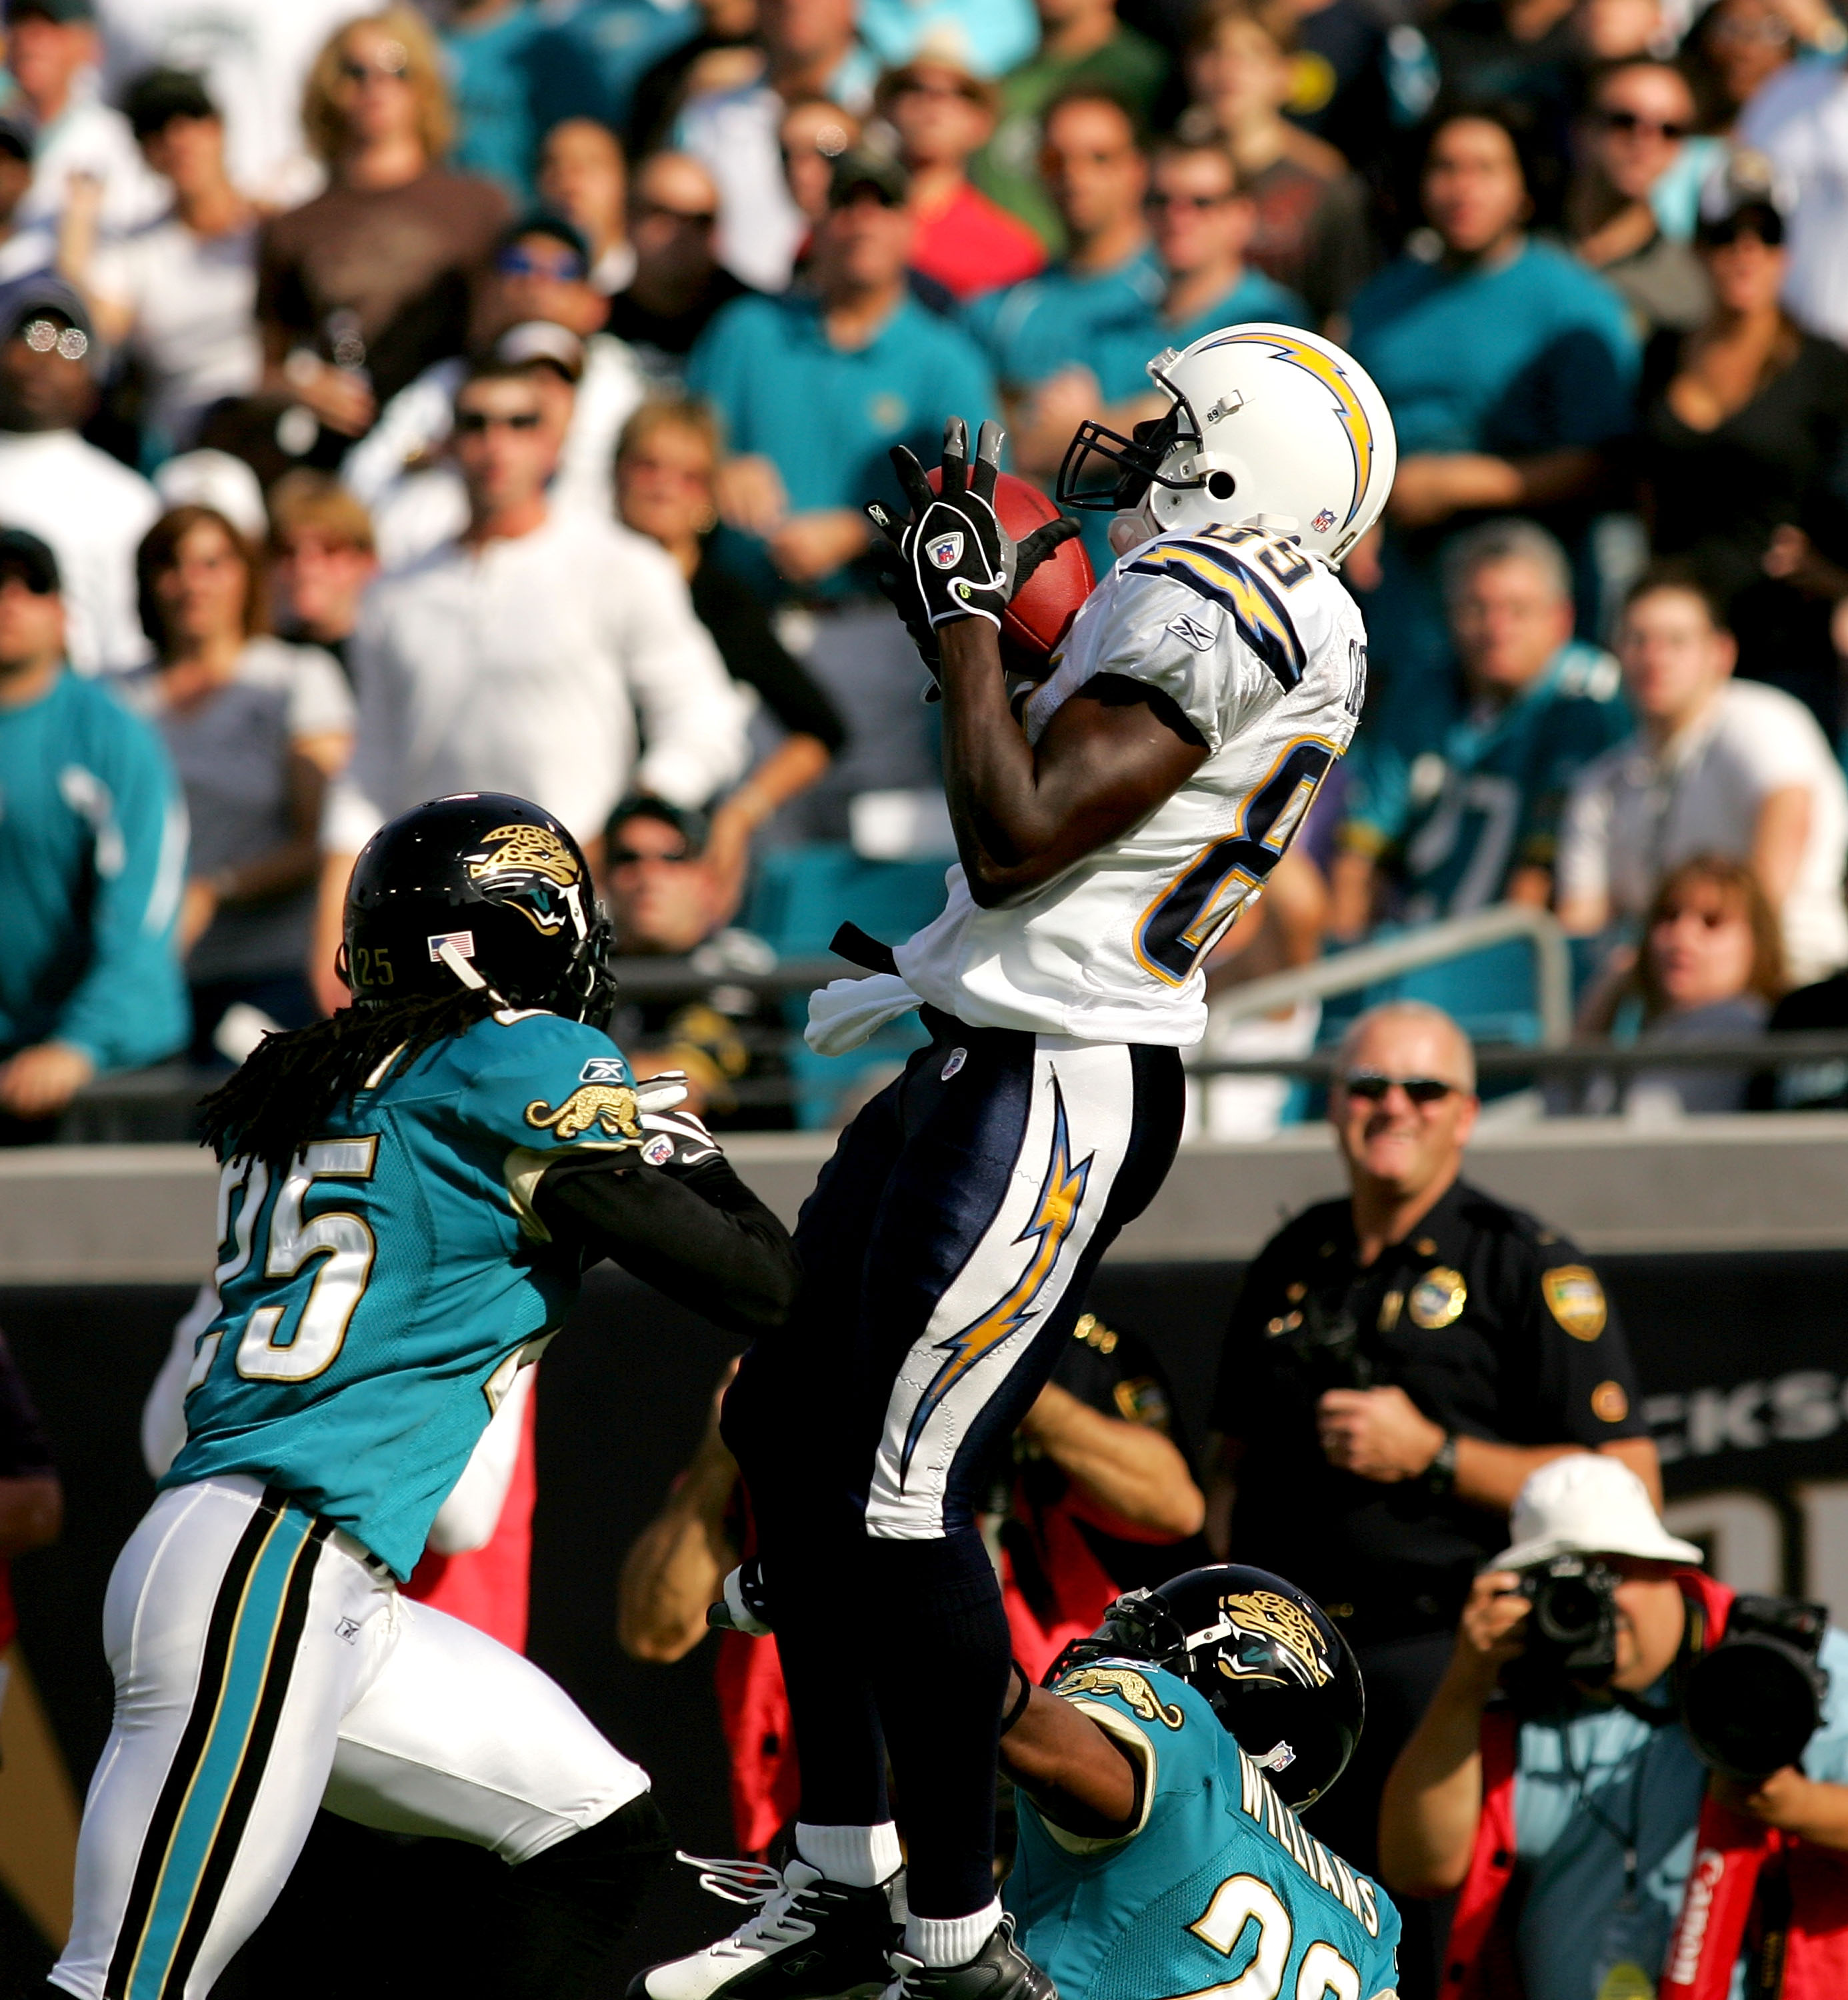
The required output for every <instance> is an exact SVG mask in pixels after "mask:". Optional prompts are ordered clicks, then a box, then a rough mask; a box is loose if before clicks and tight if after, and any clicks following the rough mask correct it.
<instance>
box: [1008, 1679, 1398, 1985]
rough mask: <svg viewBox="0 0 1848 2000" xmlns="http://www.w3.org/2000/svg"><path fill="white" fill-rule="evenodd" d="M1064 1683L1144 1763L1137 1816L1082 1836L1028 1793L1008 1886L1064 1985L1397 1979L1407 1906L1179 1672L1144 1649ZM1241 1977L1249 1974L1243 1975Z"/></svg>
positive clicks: (1038, 1955)
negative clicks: (1298, 1806) (1332, 1844)
mask: <svg viewBox="0 0 1848 2000" xmlns="http://www.w3.org/2000/svg"><path fill="white" fill-rule="evenodd" d="M1058 1693H1060V1695H1061V1696H1063V1697H1064V1698H1065V1700H1068V1701H1069V1702H1071V1703H1072V1704H1073V1705H1074V1706H1075V1707H1078V1708H1080V1709H1082V1710H1083V1711H1084V1713H1085V1714H1087V1715H1089V1717H1091V1718H1092V1720H1093V1721H1095V1722H1096V1723H1097V1724H1099V1726H1100V1727H1103V1728H1104V1729H1106V1730H1108V1731H1110V1734H1111V1735H1112V1736H1113V1737H1115V1738H1117V1741H1119V1742H1120V1743H1122V1744H1123V1745H1124V1746H1125V1748H1127V1749H1128V1750H1129V1752H1131V1755H1133V1756H1134V1758H1135V1759H1136V1760H1137V1762H1138V1764H1139V1765H1140V1766H1141V1769H1142V1772H1143V1774H1144V1786H1143V1812H1142V1820H1141V1825H1139V1826H1138V1828H1136V1830H1135V1831H1134V1832H1133V1833H1131V1834H1128V1835H1124V1837H1123V1838H1121V1839H1117V1840H1109V1841H1100V1840H1089V1839H1080V1838H1079V1836H1078V1835H1075V1834H1070V1833H1067V1832H1065V1831H1064V1830H1063V1829H1062V1828H1057V1827H1054V1826H1053V1825H1051V1824H1050V1823H1049V1822H1048V1821H1046V1820H1044V1819H1043V1818H1041V1817H1040V1814H1039V1813H1038V1812H1037V1811H1036V1810H1035V1808H1034V1807H1033V1804H1032V1802H1031V1801H1030V1800H1028V1799H1027V1798H1026V1796H1025V1794H1024V1793H1023V1794H1022V1795H1021V1799H1020V1850H1019V1853H1018V1855H1017V1856H1016V1859H1015V1863H1014V1870H1013V1874H1012V1875H1010V1876H1009V1878H1008V1882H1007V1887H1006V1890H1005V1891H1003V1901H1004V1902H1005V1903H1006V1907H1007V1908H1008V1909H1009V1911H1012V1913H1013V1916H1014V1918H1015V1922H1016V1929H1017V1932H1018V1936H1019V1939H1020V1944H1021V1946H1022V1948H1023V1950H1025V1951H1026V1953H1028V1955H1029V1956H1030V1957H1031V1958H1032V1959H1033V1961H1034V1962H1035V1963H1036V1964H1038V1965H1039V1966H1040V1967H1043V1968H1044V1970H1045V1971H1046V1972H1047V1974H1049V1975H1050V1977H1051V1979H1052V1980H1053V1981H1054V1984H1056V1985H1057V1986H1058V1990H1059V1991H1060V1992H1061V1994H1071V1995H1082V2000H1164V1996H1166V1995H1175V1994H1183V1995H1198V1994H1203V1993H1206V1992H1210V1991H1218V1992H1224V1991H1227V1990H1228V1988H1229V1987H1230V1986H1231V1984H1232V1983H1233V1982H1234V1981H1242V1980H1244V1979H1245V1977H1247V1976H1248V1975H1249V1977H1250V1981H1251V1990H1252V1991H1253V1992H1256V1993H1265V1994H1281V1995H1287V1996H1293V2000H1374V1996H1375V1995H1380V1994H1392V1993H1395V1992H1396V1991H1397V1990H1398V1935H1399V1918H1398V1911H1396V1910H1395V1908H1393V1906H1392V1904H1391V1901H1390V1899H1389V1898H1388V1897H1387V1895H1386V1894H1385V1892H1384V1890H1382V1889H1381V1888H1379V1887H1377V1885H1376V1884H1374V1883H1373V1882H1371V1881H1370V1880H1368V1879H1367V1877H1365V1876H1364V1875H1360V1874H1357V1873H1355V1871H1354V1870H1353V1869H1351V1868H1350V1867H1349V1866H1347V1864H1346V1863H1345V1862H1343V1861H1342V1860H1341V1859H1339V1857H1338V1856H1335V1855H1333V1854H1331V1853H1330V1852H1329V1850H1328V1849H1326V1848H1325V1847H1324V1846H1323V1845H1322V1843H1321V1842H1319V1841H1318V1840H1316V1839H1315V1838H1314V1837H1313V1836H1312V1835H1309V1834H1308V1833H1305V1832H1304V1830H1303V1828H1302V1827H1301V1825H1300V1824H1299V1823H1298V1822H1297V1818H1296V1816H1295V1814H1293V1813H1292V1812H1291V1811H1290V1809H1289V1808H1288V1807H1287V1806H1285V1805H1284V1804H1282V1803H1281V1802H1280V1800H1279V1799H1278V1797H1277V1793H1275V1792H1274V1791H1273V1790H1271V1788H1270V1784H1269V1783H1268V1782H1267V1781H1266V1779H1265V1777H1264V1775H1263V1773H1262V1772H1261V1771H1260V1770H1259V1769H1258V1767H1257V1766H1256V1765H1255V1764H1254V1763H1252V1761H1251V1759H1249V1758H1248V1757H1247V1756H1246V1755H1245V1754H1244V1752H1242V1750H1240V1748H1238V1744H1237V1743H1236V1741H1234V1739H1233V1738H1231V1736H1229V1735H1228V1734H1227V1733H1226V1731H1224V1729H1223V1728H1222V1727H1221V1726H1220V1724H1219V1721H1218V1717H1215V1716H1214V1713H1213V1711H1212V1710H1211V1708H1210V1707H1207V1703H1206V1702H1205V1701H1204V1700H1203V1699H1202V1698H1201V1697H1200V1696H1199V1695H1197V1694H1196V1693H1194V1691H1193V1689H1192V1688H1190V1687H1189V1686H1187V1684H1186V1682H1184V1681H1183V1680H1180V1679H1177V1678H1176V1676H1175V1675H1172V1674H1169V1673H1164V1672H1162V1670H1161V1669H1160V1668H1155V1667H1151V1666H1148V1665H1145V1664H1144V1663H1142V1662H1141V1661H1114V1660H1110V1661H1098V1662H1096V1663H1095V1664H1093V1665H1089V1666H1084V1667H1080V1668H1075V1670H1074V1671H1073V1672H1071V1673H1069V1674H1067V1675H1065V1677H1064V1679H1062V1680H1061V1681H1060V1682H1059V1683H1058ZM1238 1991H1241V1992H1242V1991H1245V1988H1244V1987H1243V1986H1242V1985H1241V1986H1239V1987H1238Z"/></svg>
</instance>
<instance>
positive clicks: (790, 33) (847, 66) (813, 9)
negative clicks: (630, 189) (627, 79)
mask: <svg viewBox="0 0 1848 2000" xmlns="http://www.w3.org/2000/svg"><path fill="white" fill-rule="evenodd" d="M758 39H759V43H761V45H762V54H761V56H760V57H759V59H758V60H757V61H756V63H755V64H752V67H751V68H749V70H748V71H746V70H741V68H739V66H738V64H736V63H735V62H731V63H728V64H724V65H723V66H720V65H717V64H713V65H710V66H709V67H708V68H707V69H706V70H705V71H695V72H694V75H693V78H691V79H690V82H693V83H695V84H696V85H698V86H699V87H698V88H697V89H694V90H693V91H691V92H690V93H689V95H688V97H687V99H686V102H685V103H684V104H683V106H682V107H681V109H680V114H679V117H678V118H677V119H676V120H675V122H674V127H673V137H672V144H674V145H675V146H676V148H679V150H680V151H683V152H686V153H690V154H692V155H693V157H694V158H696V159H698V160H700V161H703V162H704V164H705V166H706V168H707V171H708V172H710V175H712V179H713V182H714V186H716V187H717V189H718V191H719V196H720V200H719V203H718V220H719V228H718V238H717V251H718V256H719V260H720V262H721V263H723V264H724V266H726V268H727V269H729V270H731V271H732V272H734V273H736V274H737V276H739V277H741V278H742V279H743V280H745V282H746V283H748V284H751V285H756V286H762V287H763V288H764V289H765V290H769V291H780V290H782V288H783V286H785V285H786V284H787V283H788V282H789V276H790V269H791V267H792V266H793V264H794V259H795V254H796V250H797V245H799V244H800V243H801V241H802V237H803V234H804V231H803V225H802V217H801V215H800V214H798V213H797V209H796V207H795V204H794V202H793V201H792V200H790V193H789V189H788V186H787V183H786V182H784V180H783V175H782V172H781V167H780V156H779V155H778V152H777V149H776V134H777V129H778V127H779V126H780V124H781V123H782V118H783V107H784V106H785V105H787V104H790V103H793V102H794V101H795V100H796V99H797V98H800V97H831V98H835V99H838V100H839V102H841V103H842V104H844V105H846V107H847V108H848V109H849V110H850V111H856V112H863V111H864V110H865V109H867V106H869V105H870V103H871V102H872V95H873V81H874V76H875V75H876V74H877V68H878V65H877V63H876V62H875V61H874V58H873V57H872V56H871V55H870V54H869V53H868V52H867V50H866V49H865V48H864V47H863V46H862V45H861V43H860V40H858V38H857V36H856V33H855V28H854V0H759V7H758Z"/></svg>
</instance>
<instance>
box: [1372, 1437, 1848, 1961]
mask: <svg viewBox="0 0 1848 2000" xmlns="http://www.w3.org/2000/svg"><path fill="white" fill-rule="evenodd" d="M1513 1533H1514V1537H1515V1540H1514V1545H1513V1547H1510V1548H1508V1549H1506V1550H1503V1551H1502V1554H1500V1555H1499V1557H1496V1559H1495V1563H1494V1565H1493V1567H1492V1568H1490V1569H1489V1570H1488V1571H1485V1573H1484V1574H1483V1575H1481V1576H1479V1577H1478V1578H1477V1579H1476V1581H1475V1587H1474V1588H1473V1589H1472V1590H1471V1593H1470V1598H1469V1602H1468V1604H1467V1605H1466V1606H1464V1613H1463V1617H1462V1621H1461V1626H1460V1627H1459V1629H1458V1631H1457V1640H1456V1644H1455V1647H1454V1651H1453V1652H1452V1655H1451V1658H1450V1668H1449V1671H1448V1672H1447V1673H1446V1675H1445V1676H1444V1679H1443V1683H1442V1685H1441V1686H1440V1688H1439V1689H1438V1692H1437V1694H1436V1698H1435V1699H1434V1700H1433V1702H1432V1704H1431V1706H1430V1708H1429V1710H1428V1711H1427V1712H1426V1715H1425V1717H1424V1720H1423V1721H1422V1723H1420V1724H1419V1727H1418V1729H1417V1731H1416V1732H1415V1733H1414V1734H1413V1736H1412V1739H1411V1741H1409V1743H1408V1744H1407V1745H1405V1749H1404V1750H1403V1751H1402V1752H1401V1753H1400V1755H1399V1759H1398V1762H1397V1764H1395V1766H1394V1767H1393V1770H1392V1773H1391V1777H1390V1778H1389V1779H1388V1782H1387V1786H1386V1793H1385V1798H1384V1804H1383V1805H1382V1807H1381V1820H1380V1857H1381V1874H1382V1875H1383V1877H1384V1879H1385V1880H1386V1882H1387V1883H1388V1885H1389V1886H1390V1887H1391V1888H1392V1889H1393V1890H1394V1891H1395V1893H1398V1894H1402V1895H1409V1896H1422V1897H1439V1896H1446V1895H1450V1894H1453V1893H1454V1892H1456V1891H1459V1890H1461V1892H1462V1893H1461V1897H1460V1898H1459V1900H1458V1902H1457V1910H1456V1915H1455V1917H1454V1920H1453V1922H1452V1925H1451V1930H1450V1944H1449V1948H1448V1953H1447V1958H1448V1964H1447V1967H1446V1969H1445V1976H1444V1982H1443V1991H1444V1992H1445V1994H1446V1995H1447V1996H1454V2000H1475V1996H1478V1995H1482V1996H1486V1995H1490V1994H1496V1995H1500V1994H1505V1993H1509V1992H1520V1993H1523V1994H1524V1995H1525V1997H1526V2000H1598V1996H1599V1995H1603V1994H1608V1993H1616V1992H1622V1993H1624V1994H1627V1995H1628V1994H1634V1995H1643V1994H1653V1993H1655V1992H1656V1991H1661V1992H1662V1994H1663V1995H1665V1996H1666V1995H1669V1994H1671V1993H1673V1994H1674V1995H1678V1996H1686V2000H1725V1995H1726V1994H1727V1993H1728V1990H1729V1988H1731V1987H1732V1977H1733V1967H1734V1961H1735V1959H1736V1957H1738V1955H1739V1950H1740V1949H1741V1946H1742V1944H1745V1943H1750V1945H1751V1946H1752V1948H1753V1949H1754V1950H1755V1953H1756V1964H1757V1965H1758V1967H1760V1968H1761V1969H1762V1968H1763V1967H1765V1966H1766V1965H1767V1964H1771V1965H1773V1973H1772V1977H1771V1978H1770V1981H1768V1982H1767V1983H1766V1984H1763V1985H1762V1986H1761V1985H1760V1984H1759V1983H1758V1982H1757V1981H1756V1979H1754V1980H1753V1981H1752V1982H1751V1983H1750V1984H1749V1987H1748V1990H1749V1991H1751V1992H1752V1993H1754V1994H1756V1993H1758V1992H1760V1991H1766V1992H1770V1993H1780V1992H1781V1993H1788V1994H1792V1995H1795V1994H1807V1993H1812V1992H1813V1993H1822V1992H1832V1991H1841V1990H1842V1988H1841V1985H1840V1983H1839V1981H1840V1977H1841V1975H1842V1974H1843V1970H1844V1969H1845V1968H1844V1966H1843V1955H1844V1952H1845V1950H1848V1855H1845V1854H1842V1853H1839V1852H1829V1850H1843V1849H1848V1784H1844V1783H1843V1782H1842V1781H1843V1780H1844V1779H1848V1638H1844V1637H1843V1634H1841V1633H1839V1631H1837V1630H1835V1628H1834V1627H1826V1628H1825V1627H1824V1625H1823V1623H1822V1616H1821V1612H1820V1607H1818V1606H1799V1605H1789V1604H1785V1603H1784V1602H1781V1601H1780V1600H1773V1599H1747V1598H1738V1599H1735V1596H1734V1595H1733V1593H1732V1592H1731V1591H1729V1590H1728V1589H1726V1588H1725V1586H1724V1585H1721V1584H1718V1583H1717V1582H1714V1580H1713V1579H1712V1578H1710V1577H1707V1576H1706V1575H1704V1574H1703V1573H1702V1572H1701V1571H1700V1569H1699V1568H1698V1566H1697V1565H1698V1564H1699V1561H1700V1550H1698V1549H1697V1548H1696V1547H1694V1546H1693V1544H1692V1543H1688V1542H1683V1541H1680V1540H1676V1538H1675V1537H1674V1536H1672V1535H1670V1534H1669V1533H1667V1531H1666V1530H1665V1529H1664V1528H1663V1527H1662V1523H1660V1521H1659V1519H1657V1518H1656V1516H1655V1509H1654V1508H1653V1507H1652V1505H1651V1504H1650V1500H1649V1495H1648V1492H1647V1491H1646V1490H1645V1488H1644V1486H1643V1484H1642V1483H1641V1481H1640V1480H1638V1478H1637V1477H1635V1475H1634V1474H1633V1473H1631V1471H1630V1470H1628V1468H1627V1467H1624V1466H1623V1465H1620V1464H1617V1463H1616V1462H1614V1460H1610V1459H1609V1458H1606V1457H1596V1456H1593V1455H1592V1454H1590V1453H1578V1454H1575V1455H1573V1456H1572V1457H1567V1458H1561V1459H1555V1460H1553V1461H1552V1462H1551V1464H1548V1465H1547V1466H1545V1467H1542V1468H1541V1470H1540V1471H1538V1472H1537V1473H1536V1474H1534V1476H1533V1477H1532V1478H1530V1480H1529V1481H1527V1484H1526V1485H1525V1486H1524V1487H1523V1488H1522V1490H1521V1493H1520V1498H1518V1499H1517V1500H1516V1503H1515V1507H1514V1516H1513ZM1766 1630H1774V1631H1775V1633H1776V1634H1777V1636H1776V1637H1775V1638H1774V1639H1773V1641H1770V1642H1769V1643H1767V1642H1766V1641H1765V1640H1764V1639H1763V1637H1755V1636H1754V1634H1762V1633H1763V1632H1764V1631H1766ZM1793 1634H1794V1635H1795V1636H1794V1637H1792V1635H1793ZM1752 1647H1756V1651H1751V1652H1748V1650H1747V1649H1748V1648H1752ZM1741 1667H1743V1668H1745V1669H1746V1672H1745V1674H1744V1675H1740V1674H1739V1673H1738V1672H1730V1673H1729V1670H1735V1669H1738V1668H1741ZM1702 1676H1708V1677H1709V1678H1707V1679H1706V1680H1705V1681H1703V1679H1702ZM1703 1688H1704V1689H1705V1694H1704V1697H1703V1696H1702V1693H1701V1690H1702V1689H1703ZM1747 1688H1749V1689H1752V1691H1754V1692H1756V1693H1758V1694H1759V1699H1758V1700H1752V1699H1749V1698H1746V1697H1744V1696H1742V1692H1741V1691H1742V1689H1747ZM1715 1696H1718V1700H1716V1699H1715V1698H1714V1697H1715ZM1806 1739H1807V1740H1806ZM1697 1741H1698V1743H1699V1745H1700V1747H1699V1748H1697ZM1704 1758H1705V1759H1706V1760H1707V1761H1703V1759H1704ZM1716 1760H1717V1761H1718V1762H1720V1763H1721V1764H1722V1765H1728V1766H1730V1767H1731V1768H1732V1772H1733V1774H1734V1775H1733V1776H1732V1777H1731V1778H1726V1777H1722V1776H1719V1775H1718V1773H1715V1772H1712V1771H1710V1769H1709V1765H1710V1763H1711V1762H1715V1761H1716ZM1753 1769H1756V1775H1755V1776H1749V1775H1748V1772H1749V1771H1752V1770H1753ZM1704 1802H1705V1803H1704ZM1766 1829H1776V1830H1777V1831H1776V1832H1774V1833H1767V1832H1766ZM1697 1835H1698V1841H1697ZM1697 1845H1698V1848H1699V1865H1698V1866H1696V1865H1695V1864H1696V1849H1697ZM1690 1878H1691V1879H1690ZM1678 1915H1679V1918H1680V1923H1679V1928H1677V1918H1678ZM1671 1939H1673V1943H1672V1944H1671ZM1657 1981H1661V1982H1662V1984H1661V1985H1660V1987H1659V1988H1658V1986H1657V1984H1656V1982H1657Z"/></svg>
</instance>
